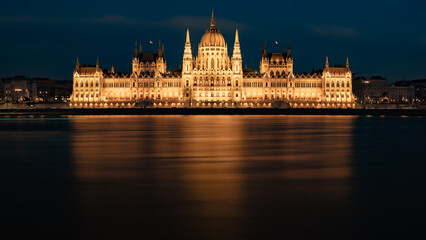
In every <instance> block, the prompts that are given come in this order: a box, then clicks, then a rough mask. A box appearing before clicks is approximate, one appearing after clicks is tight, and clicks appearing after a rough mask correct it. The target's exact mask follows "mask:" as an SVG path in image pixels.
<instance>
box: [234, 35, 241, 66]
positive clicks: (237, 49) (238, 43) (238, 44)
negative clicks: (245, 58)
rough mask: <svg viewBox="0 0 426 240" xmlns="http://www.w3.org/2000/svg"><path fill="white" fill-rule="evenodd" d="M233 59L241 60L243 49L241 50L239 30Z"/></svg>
mask: <svg viewBox="0 0 426 240" xmlns="http://www.w3.org/2000/svg"><path fill="white" fill-rule="evenodd" d="M232 57H235V58H238V59H241V49H240V40H239V38H238V28H237V30H235V42H234V52H233V53H232Z"/></svg>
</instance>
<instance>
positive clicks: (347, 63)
mask: <svg viewBox="0 0 426 240" xmlns="http://www.w3.org/2000/svg"><path fill="white" fill-rule="evenodd" d="M346 68H349V57H346Z"/></svg>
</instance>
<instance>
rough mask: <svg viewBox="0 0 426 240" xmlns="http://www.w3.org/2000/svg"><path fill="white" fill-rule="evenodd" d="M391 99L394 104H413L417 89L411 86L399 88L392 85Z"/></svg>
mask: <svg viewBox="0 0 426 240" xmlns="http://www.w3.org/2000/svg"><path fill="white" fill-rule="evenodd" d="M390 89H391V91H390V94H389V95H390V98H391V99H392V102H394V103H413V102H414V97H415V87H414V86H413V85H409V86H398V85H395V84H392V86H391V87H390Z"/></svg>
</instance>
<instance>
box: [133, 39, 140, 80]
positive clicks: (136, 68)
mask: <svg viewBox="0 0 426 240" xmlns="http://www.w3.org/2000/svg"><path fill="white" fill-rule="evenodd" d="M141 51H142V48H141V49H140V50H139V53H138V41H135V56H134V57H133V59H132V72H134V73H139V56H140V55H141V54H142V52H141Z"/></svg>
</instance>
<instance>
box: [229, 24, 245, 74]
mask: <svg viewBox="0 0 426 240" xmlns="http://www.w3.org/2000/svg"><path fill="white" fill-rule="evenodd" d="M231 63H232V70H233V71H234V72H235V73H239V72H241V73H242V69H243V60H242V57H241V49H240V40H239V37H238V29H237V30H236V31H235V42H234V51H233V53H232V59H231Z"/></svg>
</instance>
